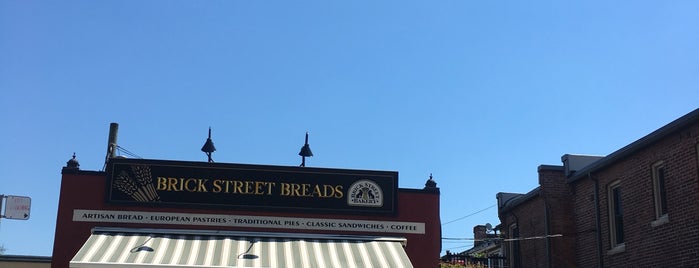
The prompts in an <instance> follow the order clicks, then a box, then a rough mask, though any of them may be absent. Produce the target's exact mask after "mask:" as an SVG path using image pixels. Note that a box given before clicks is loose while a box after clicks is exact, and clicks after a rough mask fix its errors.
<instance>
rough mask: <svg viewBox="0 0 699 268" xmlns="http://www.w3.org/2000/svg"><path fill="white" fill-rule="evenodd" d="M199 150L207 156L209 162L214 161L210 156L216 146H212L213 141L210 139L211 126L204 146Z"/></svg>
mask: <svg viewBox="0 0 699 268" xmlns="http://www.w3.org/2000/svg"><path fill="white" fill-rule="evenodd" d="M201 151H202V152H204V153H206V156H207V157H208V158H209V163H213V162H214V160H213V159H212V158H211V153H213V152H214V151H216V147H214V142H213V141H212V140H211V127H209V137H208V138H207V139H206V142H205V143H204V146H202V147H201Z"/></svg>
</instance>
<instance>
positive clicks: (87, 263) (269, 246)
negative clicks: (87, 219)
mask: <svg viewBox="0 0 699 268" xmlns="http://www.w3.org/2000/svg"><path fill="white" fill-rule="evenodd" d="M404 243H405V239H403V238H383V237H368V236H336V235H307V234H283V233H251V232H244V233H241V232H217V231H209V232H206V231H196V230H186V231H185V230H155V229H116V228H109V229H108V228H100V229H97V228H96V229H95V230H93V233H92V235H91V236H90V238H89V239H88V240H87V241H86V242H85V244H84V245H83V246H82V248H81V249H80V250H79V251H78V253H77V254H76V255H75V257H73V259H72V260H71V261H70V267H71V268H94V267H105V268H106V267H115V268H119V267H153V268H157V267H288V268H293V267H301V268H308V267H329V268H330V267H332V268H335V267H357V268H360V267H361V268H365V267H391V268H400V267H413V266H412V264H411V263H410V260H409V259H408V256H407V255H406V253H405V250H403V245H404Z"/></svg>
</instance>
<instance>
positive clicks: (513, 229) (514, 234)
mask: <svg viewBox="0 0 699 268" xmlns="http://www.w3.org/2000/svg"><path fill="white" fill-rule="evenodd" d="M517 238H519V228H518V227H517V224H512V225H510V239H512V240H510V245H509V249H510V250H509V251H510V257H509V261H510V267H520V259H519V258H520V257H519V240H518V239H517Z"/></svg>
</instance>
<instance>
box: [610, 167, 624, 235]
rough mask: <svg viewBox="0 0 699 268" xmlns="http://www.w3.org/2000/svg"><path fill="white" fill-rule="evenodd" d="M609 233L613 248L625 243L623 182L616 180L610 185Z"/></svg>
mask: <svg viewBox="0 0 699 268" xmlns="http://www.w3.org/2000/svg"><path fill="white" fill-rule="evenodd" d="M607 193H608V198H609V235H610V241H611V246H612V248H615V247H617V246H622V245H623V244H624V217H623V215H624V212H623V209H622V208H623V206H622V203H621V199H622V198H621V182H620V181H616V182H613V183H612V184H610V185H609V188H608V191H607Z"/></svg>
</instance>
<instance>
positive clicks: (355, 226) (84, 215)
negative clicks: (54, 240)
mask: <svg viewBox="0 0 699 268" xmlns="http://www.w3.org/2000/svg"><path fill="white" fill-rule="evenodd" d="M73 221H78V222H114V223H139V224H173V225H200V226H228V227H248V228H279V229H295V230H326V231H342V232H377V233H398V234H425V223H423V222H400V221H370V220H349V219H320V218H290V217H266V216H245V215H220V214H194V213H169V212H148V211H115V210H86V209H76V210H73Z"/></svg>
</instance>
